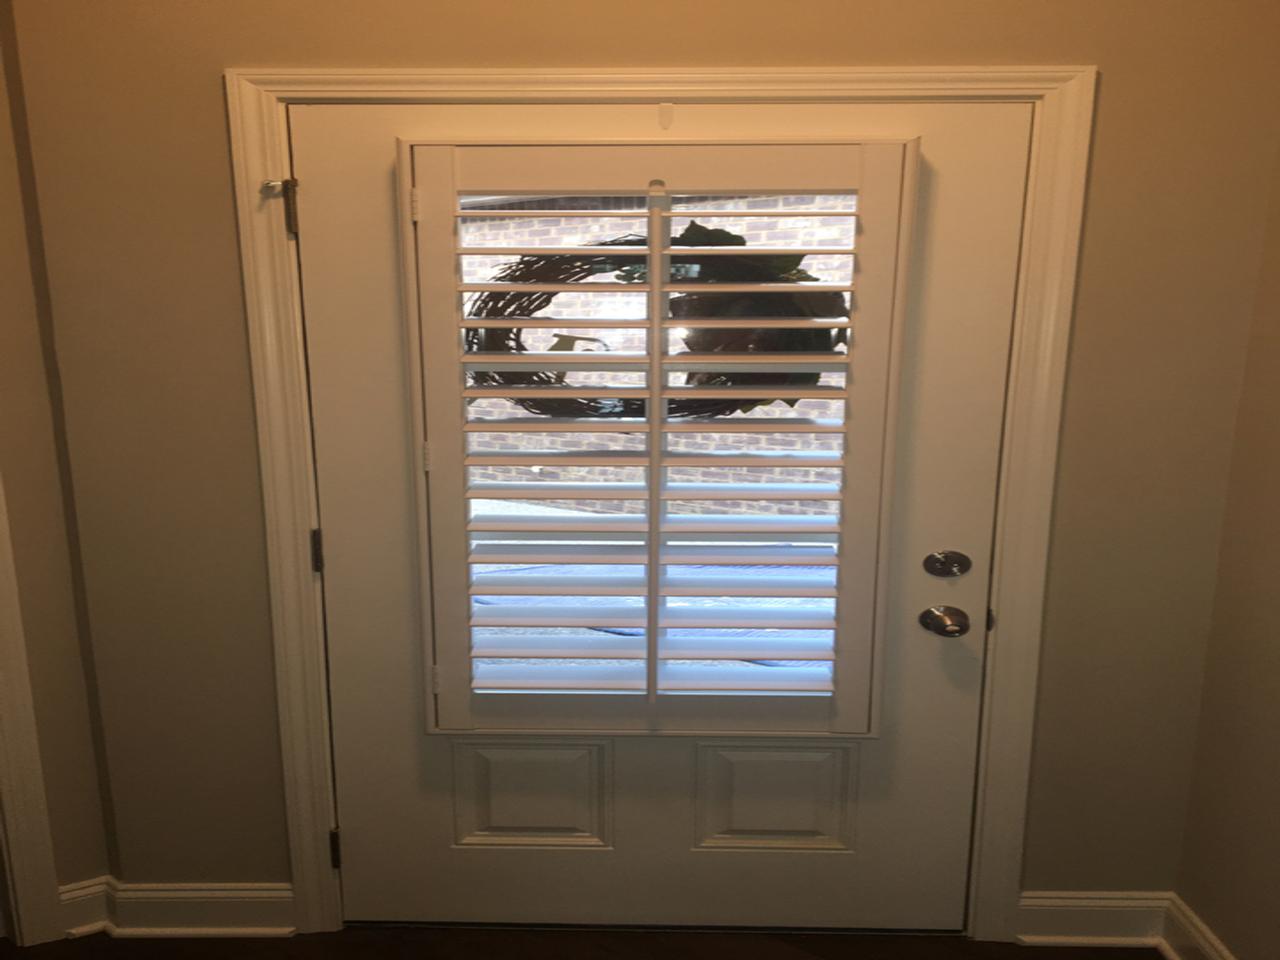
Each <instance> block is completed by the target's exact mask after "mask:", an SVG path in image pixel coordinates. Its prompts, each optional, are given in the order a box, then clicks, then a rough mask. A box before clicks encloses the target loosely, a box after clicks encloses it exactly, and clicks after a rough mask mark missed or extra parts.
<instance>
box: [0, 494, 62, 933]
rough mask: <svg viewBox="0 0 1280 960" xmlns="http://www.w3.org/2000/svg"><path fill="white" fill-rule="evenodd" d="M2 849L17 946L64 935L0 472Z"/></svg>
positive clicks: (20, 611) (25, 641)
mask: <svg viewBox="0 0 1280 960" xmlns="http://www.w3.org/2000/svg"><path fill="white" fill-rule="evenodd" d="M0 832H3V834H4V836H3V842H2V843H0V855H3V863H2V864H0V867H3V869H4V871H5V879H6V880H7V883H5V884H3V887H4V888H7V891H8V894H9V899H10V907H11V909H10V910H9V913H10V916H11V919H12V922H13V926H14V930H13V939H14V941H15V942H17V943H19V944H22V945H29V944H33V943H42V942H43V941H45V940H52V939H55V938H56V937H58V936H60V935H61V931H60V929H59V915H58V879H57V869H56V866H55V864H54V854H53V835H52V833H51V831H50V829H49V807H48V801H47V798H46V796H45V789H44V765H43V764H42V762H41V760H40V742H39V739H38V736H37V732H36V716H35V706H34V704H33V702H32V699H31V676H30V673H29V672H28V668H27V640H26V632H25V630H24V629H23V625H22V609H21V606H20V605H19V602H18V578H17V569H16V567H15V565H14V558H13V544H12V542H11V540H10V534H9V511H8V506H7V504H6V501H5V495H4V477H3V476H0Z"/></svg>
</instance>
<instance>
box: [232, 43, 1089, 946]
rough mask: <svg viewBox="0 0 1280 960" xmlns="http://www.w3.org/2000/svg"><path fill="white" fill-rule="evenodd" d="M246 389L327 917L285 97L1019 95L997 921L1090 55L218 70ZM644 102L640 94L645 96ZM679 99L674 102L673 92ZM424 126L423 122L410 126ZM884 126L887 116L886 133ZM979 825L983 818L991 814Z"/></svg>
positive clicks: (298, 807)
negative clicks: (918, 62)
mask: <svg viewBox="0 0 1280 960" xmlns="http://www.w3.org/2000/svg"><path fill="white" fill-rule="evenodd" d="M227 83H228V92H229V111H230V114H231V120H232V136H233V147H234V160H235V168H236V182H237V197H238V206H239V214H240V230H241V240H242V253H243V262H244V268H245V279H246V289H247V298H248V310H249V320H250V337H251V347H252V359H253V368H254V382H255V397H256V400H257V409H258V420H259V436H260V450H261V454H262V461H263V473H264V498H265V503H266V512H267V521H268V532H269V537H268V549H269V561H270V570H271V575H272V611H273V622H274V624H275V637H276V646H277V676H278V690H279V694H280V710H281V733H282V741H283V748H284V749H283V756H284V764H285V783H286V797H287V804H288V811H289V828H290V847H291V851H292V857H293V864H294V884H295V893H296V902H297V904H298V925H299V927H300V929H303V930H314V929H327V928H332V927H333V926H334V925H335V924H337V923H338V913H337V886H336V879H337V878H336V874H335V873H334V872H333V871H331V870H330V868H329V867H328V864H327V839H328V838H327V834H328V829H329V826H330V824H331V822H332V821H331V817H330V809H329V801H328V787H327V783H328V780H329V772H328V755H327V741H326V733H325V730H326V727H325V724H324V717H325V698H324V684H323V678H324V667H323V661H322V659H321V655H322V649H323V648H322V645H321V634H320V631H319V619H318V617H319V609H320V608H319V594H318V581H317V578H315V577H314V576H313V575H312V574H311V573H310V571H309V560H308V556H307V534H308V531H309V530H310V528H311V527H312V525H313V524H314V518H315V514H314V501H313V497H312V493H313V491H312V486H311V483H312V481H311V466H310V464H311V447H310V436H309V424H308V421H307V416H306V393H305V386H304V361H303V355H302V348H301V344H302V341H301V327H300V324H299V321H298V317H299V315H300V305H299V300H298V291H297V287H296V284H295V283H294V282H293V270H294V267H293V256H294V253H295V252H296V251H295V248H294V245H293V243H292V242H291V241H290V239H289V238H288V236H287V235H286V234H285V233H284V232H283V230H282V224H283V219H282V217H283V212H282V209H281V206H280V204H279V203H278V202H277V200H276V198H275V197H274V196H273V195H272V191H271V189H270V188H264V189H263V190H262V191H260V190H259V185H260V184H261V183H262V182H263V181H264V180H269V179H270V178H273V177H274V178H281V177H284V176H287V175H288V174H289V172H290V167H289V163H288V145H287V136H286V119H285V110H284V108H285V105H287V104H290V103H294V104H302V103H308V104H319V103H329V104H347V105H349V106H352V107H355V106H360V107H361V108H362V110H364V111H369V112H378V111H380V110H382V109H383V107H379V106H373V104H375V103H378V104H383V105H385V104H389V103H399V104H421V103H431V102H448V101H454V102H458V101H463V102H469V103H510V102H533V103H542V104H554V103H555V102H557V101H562V100H572V101H575V102H582V101H588V102H602V103H609V102H617V101H626V100H636V99H643V100H645V101H648V102H649V103H650V104H653V103H657V102H675V103H676V104H678V105H680V104H684V103H687V102H689V101H693V100H697V99H699V98H702V97H705V96H706V95H707V93H708V92H709V91H714V94H713V96H714V97H715V98H716V99H719V100H723V101H727V102H733V101H738V100H741V101H751V102H770V101H776V100H778V99H785V100H791V101H799V102H802V103H808V104H814V105H816V104H818V103H833V102H834V103H842V104H846V105H856V104H859V103H867V102H869V101H870V102H875V103H882V104H900V105H906V109H907V110H908V111H912V110H919V109H926V110H927V108H928V107H930V106H931V105H939V104H948V103H950V104H960V103H984V102H985V103H992V102H995V103H1009V102H1022V103H1026V104H1028V105H1029V106H1030V107H1031V108H1032V109H1033V110H1034V112H1035V117H1036V123H1035V134H1034V138H1033V143H1032V150H1031V156H1030V159H1029V167H1030V170H1031V177H1030V185H1029V203H1028V209H1027V226H1028V229H1027V231H1026V232H1025V235H1024V245H1023V251H1022V257H1021V261H1020V269H1019V301H1018V305H1017V309H1016V312H1015V318H1014V327H1015V331H1014V343H1013V348H1012V377H1011V382H1010V389H1009V404H1008V415H1007V418H1006V432H1005V442H1004V446H1003V453H1002V474H1001V477H1002V480H1001V491H1002V498H1001V515H1000V521H999V528H998V536H997V551H996V557H995V564H996V565H995V581H994V585H993V591H994V596H995V598H996V601H997V606H998V608H999V609H1000V612H1001V620H1000V626H999V628H998V629H997V631H996V632H995V633H994V634H993V635H992V639H993V640H994V641H995V642H994V644H993V646H992V648H991V653H992V656H989V657H988V666H987V675H988V676H987V697H986V710H985V716H986V726H985V729H984V732H983V737H984V744H985V747H984V758H983V766H982V771H981V772H982V779H981V783H980V789H979V808H978V814H977V817H978V827H979V833H978V836H977V838H976V841H975V852H976V856H975V860H974V864H973V869H972V876H973V882H974V889H973V897H972V903H973V910H972V918H971V922H970V932H971V934H972V935H975V936H979V937H983V938H1007V937H1009V936H1010V935H1011V934H1012V932H1013V927H1012V924H1011V917H1012V911H1013V909H1014V907H1015V906H1016V897H1017V891H1018V869H1019V862H1020V856H1021V854H1020V849H1021V828H1022V820H1023V801H1024V794H1025V784H1026V776H1027V768H1028V757H1029V743H1030V719H1031V709H1032V704H1033V702H1034V680H1035V672H1036V659H1037V654H1038V645H1039V641H1038V624H1039V619H1040V609H1041V605H1042V599H1043V573H1044V562H1045V552H1046V544H1047V525H1048V507H1049V504H1050V500H1051V493H1052V476H1053V468H1054V461H1055V457H1056V441H1055V439H1054V438H1055V436H1056V429H1057V420H1058V413H1059V410H1060V402H1061V384H1062V374H1063V369H1064V366H1065V344H1066V336H1067V330H1068V323H1069V316H1070V308H1071V299H1072V278H1073V276H1074V265H1075V258H1076V246H1077V242H1078V239H1077V238H1078V228H1079V217H1080V209H1081V206H1082V197H1083V183H1084V172H1085V164H1086V158H1087V148H1088V127H1089V117H1090V114H1091V110H1092V97H1093V87H1094V71H1093V69H1092V68H1077V67H1066V68H1061V67H1053V68H990V69H986V68H983V69H956V68H947V69H932V68H926V69H912V70H892V69H890V70H885V69H856V70H798V71H797V70H773V71H770V70H765V71H754V72H753V73H752V74H750V75H747V74H737V73H734V72H733V71H719V70H712V71H686V72H683V73H681V74H678V75H673V74H669V73H661V72H657V71H649V72H645V71H631V72H628V73H594V74H590V75H586V74H580V73H574V72H572V71H542V72H539V73H537V74H518V75H517V74H509V73H504V72H502V71H471V72H465V73H457V72H453V73H451V72H449V71H419V72H413V73H409V72H404V71H399V72H396V71H384V72H381V73H377V72H368V71H363V72H362V71H348V72H345V73H337V74H335V73H333V72H328V73H325V72H316V71H263V70H233V71H229V72H228V75H227ZM648 109H649V110H651V111H652V109H653V107H652V106H650V107H649V108H648ZM679 109H682V108H681V107H679V106H678V107H677V110H679ZM431 132H434V131H423V132H422V133H423V134H429V133H431ZM890 132H898V131H890ZM993 827H995V828H998V829H993Z"/></svg>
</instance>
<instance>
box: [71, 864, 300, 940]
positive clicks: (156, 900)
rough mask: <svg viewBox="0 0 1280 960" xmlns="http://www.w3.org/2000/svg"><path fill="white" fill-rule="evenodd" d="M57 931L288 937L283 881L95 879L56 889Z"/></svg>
mask: <svg viewBox="0 0 1280 960" xmlns="http://www.w3.org/2000/svg"><path fill="white" fill-rule="evenodd" d="M58 893H59V900H60V902H61V907H62V922H61V928H62V929H61V933H63V934H64V935H65V936H68V937H83V936H88V935H89V934H91V933H104V932H105V933H107V934H110V935H111V936H113V937H289V936H292V935H293V934H295V933H297V929H296V928H295V927H294V925H293V914H294V904H293V887H292V886H291V885H290V884H287V883H124V882H121V881H119V880H117V879H116V878H115V877H110V876H104V877H95V878H94V879H92V880H83V881H81V882H79V883H72V884H67V885H65V886H63V887H61V888H59V891H58Z"/></svg>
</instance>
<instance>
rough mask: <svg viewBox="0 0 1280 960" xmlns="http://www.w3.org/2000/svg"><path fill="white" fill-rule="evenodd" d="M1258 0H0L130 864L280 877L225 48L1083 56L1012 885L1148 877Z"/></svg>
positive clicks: (1187, 601) (472, 53) (1074, 884)
mask: <svg viewBox="0 0 1280 960" xmlns="http://www.w3.org/2000/svg"><path fill="white" fill-rule="evenodd" d="M1272 7H1273V5H1271V4H1269V3H1267V2H1265V0H1254V2H1243V0H1242V2H1234V3H1230V4H1227V3H1221V4H1199V3H1191V2H1182V3H1177V4H1167V3H1156V2H1154V0H1145V2H1138V0H1045V2H1041V3H1036V4H1028V3H1025V2H1021V0H970V2H966V3H956V2H954V0H808V2H806V3H803V4H794V5H789V6H785V9H784V7H783V6H780V5H779V4H777V3H776V2H765V0H736V2H729V0H700V2H697V3H687V2H682V0H650V2H649V3H648V4H646V5H644V8H643V10H642V11H638V10H637V9H636V8H634V7H625V8H620V7H616V6H613V7H611V6H609V5H602V4H600V3H598V2H594V0H564V2H545V0H523V2H514V0H513V2H506V3H474V4H463V3H444V2H435V3H430V2H412V3H411V2H408V0H362V2H360V3H355V2H337V0H305V2H304V0H220V2H217V3H199V2H175V0H113V2H111V3H103V2H100V0H39V2H37V0H18V2H17V22H18V33H19V39H20V44H21V47H20V49H21V52H22V61H23V69H24V71H25V75H26V78H27V93H28V98H29V104H30V111H31V117H32V134H33V145H34V153H35V159H36V166H37V171H38V174H39V180H40V182H39V188H40V189H39V197H40V204H41V210H42V212H43V216H44V221H45V228H46V230H45V235H46V240H47V249H48V255H49V263H50V269H51V275H52V286H53V308H54V316H55V320H56V327H57V335H58V346H59V356H60V362H61V365H62V370H63V374H64V378H65V389H66V400H67V428H68V432H69V436H70V447H71V452H72V469H73V476H74V480H75V486H76V494H77V503H78V505H79V509H80V513H81V528H82V535H83V543H84V563H85V576H86V582H87V586H88V599H89V604H90V609H91V615H92V624H93V631H94V644H95V650H96V656H97V661H98V669H99V674H100V685H101V703H102V722H103V728H104V731H105V744H106V754H107V760H108V762H109V766H110V771H111V782H112V787H113V798H114V804H115V811H116V825H117V828H118V841H119V845H120V859H121V865H122V869H123V873H124V875H125V876H126V877H127V878H128V879H130V880H156V881H162V880H272V879H279V878H283V877H285V876H286V873H287V863H286V851H285V837H284V827H283V812H282V809H281V786H280V777H279V771H278V762H279V757H278V744H277V741H276V733H275V726H274V724H275V720H274V701H273V690H272V681H271V648H270V638H269V627H268V619H267V604H266V580H265V572H264V548H263V529H262V523H261V518H260V516H259V513H260V499H259V489H258V480H257V462H256V456H255V447H254V428H253V419H252V406H251V394H250V383H249V373H248V364H247V356H246V340H245V330H244V317H243V309H242V304H241V298H240V290H239V286H238V272H237V261H236V240H235V224H234V218H233V208H232V202H231V189H230V173H229V162H228V157H227V135H226V125H225V117H224V105H223V98H222V92H221V87H220V77H219V74H220V71H221V70H222V69H223V68H224V67H227V66H248V65H252V66H305V67H362V66H364V67H385V66H450V65H453V66H545V65H557V66H599V65H610V66H616V65H623V64H631V65H652V66H663V65H681V66H685V65H689V66H752V65H777V66H785V65H795V64H807V65H846V64H847V65H866V64H896V65H909V64H1024V63H1050V64H1052V63H1095V64H1098V65H1099V66H1100V67H1101V68H1102V74H1103V81H1102V87H1101V96H1100V101H1099V111H1098V118H1097V131H1096V142H1095V150H1094V163H1093V173H1092V180H1091V187H1090V199H1089V208H1088V212H1087V223H1086V236H1085V244H1084V250H1083V260H1082V269H1081V278H1080V295H1079V310H1078V317H1077V323H1076V331H1075V337H1074V343H1073V347H1072V357H1071V365H1070V372H1069V383H1068V395H1067V410H1066V420H1065V432H1064V436H1063V451H1062V470H1061V476H1060V485H1059V495H1058V506H1057V519H1056V522H1055V528H1054V545H1053V555H1052V570H1051V579H1050V584H1049V601H1050V608H1049V619H1048V624H1047V647H1046V651H1045V665H1044V675H1043V692H1042V696H1041V707H1040V722H1039V726H1038V730H1037V752H1036V760H1035V768H1034V777H1035V782H1034V787H1033V790H1032V796H1031V823H1030V834H1029V839H1028V858H1027V885H1028V886H1029V887H1034V888H1041V889H1045V888H1054V889H1063V888H1084V889H1125V888H1137V889H1163V888H1167V887H1169V886H1170V885H1171V884H1172V882H1173V878H1174V875H1175V871H1176V861H1177V852H1178V850H1179V848H1180V842H1181V841H1180V836H1181V827H1182V822H1183V816H1184V811H1185V804H1186V795H1187V787H1188V782H1189V777H1190V763H1191V749H1190V746H1189V745H1190V744H1191V742H1192V739H1193V736H1194V727H1195V720H1196V715H1197V709H1198V696H1199V677H1200V669H1201V663H1202V658H1203V653H1204V643H1205V637H1206V636H1207V634H1208V624H1209V615H1210V609H1211V600H1212V588H1213V577H1214V570H1215V563H1216V544H1217V534H1218V526H1219V522H1220V517H1221V511H1222V505H1223V500H1224V491H1225V487H1226V477H1227V464H1228V460H1229V454H1230V440H1231V424H1232V422H1233V417H1234V410H1235V403H1236V398H1237V394H1238V390H1239V383H1240V377H1241V372H1242V365H1243V358H1244V345H1245V341H1246V337H1247V333H1248V322H1249V304H1250V298H1251V293H1252V288H1253V284H1254V279H1255V275H1256V266H1257V250H1258V248H1259V242H1260V237H1261V231H1262V212H1261V211H1260V209H1259V204H1258V202H1257V196H1256V185H1257V184H1258V183H1259V182H1261V181H1262V179H1263V178H1264V177H1265V175H1266V172H1267V158H1268V157H1269V156H1270V155H1271V153H1272V151H1273V148H1274V145H1275V143H1276V137H1277V117H1276V114H1275V111H1274V109H1273V104H1274V100H1273V99H1272V98H1273V96H1274V93H1275V87H1274V80H1273V79H1272V77H1271V75H1270V74H1271V71H1270V69H1269V68H1270V63H1271V59H1272V55H1273V50H1272V42H1273V40H1274V37H1275V36H1276V27H1277V26H1278V24H1277V16H1278V15H1277V12H1276V11H1275V10H1273V9H1272Z"/></svg>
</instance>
